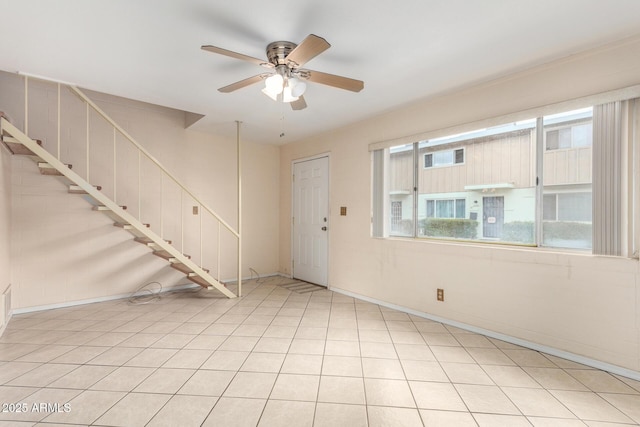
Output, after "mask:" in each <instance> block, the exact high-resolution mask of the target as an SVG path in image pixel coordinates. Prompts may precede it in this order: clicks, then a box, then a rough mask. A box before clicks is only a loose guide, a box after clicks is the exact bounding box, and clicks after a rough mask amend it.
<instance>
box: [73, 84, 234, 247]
mask: <svg viewBox="0 0 640 427" xmlns="http://www.w3.org/2000/svg"><path fill="white" fill-rule="evenodd" d="M65 86H66V87H67V88H68V89H70V90H71V91H72V92H73V93H74V94H76V95H77V96H78V97H79V98H80V99H82V100H83V101H84V102H86V103H87V105H89V106H90V107H91V108H92V109H93V110H94V111H95V112H96V113H98V114H100V116H102V118H103V119H105V120H106V121H107V122H108V123H109V124H110V125H111V126H113V127H114V128H115V129H116V130H117V131H118V132H120V134H122V136H124V137H125V138H126V139H127V140H128V141H129V142H130V143H131V144H133V145H134V146H136V148H137V149H138V150H139V151H140V152H142V153H143V154H144V155H145V156H146V157H147V158H148V159H149V160H151V161H152V162H153V163H154V164H155V165H156V166H157V167H158V168H160V170H161V171H162V172H164V173H165V174H166V175H167V176H168V177H169V178H170V179H171V180H172V181H173V182H175V183H176V184H177V185H178V186H179V187H180V188H181V189H182V190H183V191H184V192H185V193H187V194H188V195H189V196H191V197H192V198H193V199H194V201H195V202H197V203H198V204H199V205H200V206H202V207H203V208H204V209H205V210H206V211H207V212H209V213H210V214H211V215H213V217H214V218H215V219H216V220H217V221H218V222H219V223H220V224H222V225H224V227H225V228H226V229H227V230H229V232H231V233H232V234H233V235H234V236H235V237H237V238H238V239H239V238H240V234H239V233H238V232H237V231H236V230H235V229H234V228H233V227H232V226H231V225H229V224H228V223H227V222H226V221H225V220H224V219H222V218H220V216H219V215H218V214H217V213H216V212H215V211H214V210H213V209H211V208H210V207H209V206H207V205H206V204H205V203H204V202H203V201H201V200H200V199H199V198H198V197H197V196H196V195H195V194H193V192H191V191H190V190H189V189H188V188H187V187H185V186H184V185H183V184H182V183H181V182H180V181H179V180H178V179H177V178H176V177H175V176H173V174H172V173H171V172H169V171H168V170H167V169H166V168H165V167H164V166H163V165H162V164H161V163H160V162H159V161H158V160H157V159H156V158H155V157H154V156H153V155H151V153H149V152H148V151H147V150H146V149H145V148H144V147H143V146H142V145H140V144H139V143H138V142H137V141H136V140H135V139H134V138H133V137H132V136H131V135H129V133H128V132H127V131H125V130H124V129H123V128H122V127H121V126H120V125H118V124H117V123H116V122H115V121H114V120H113V119H112V118H111V117H109V115H108V114H107V113H105V112H104V111H103V110H102V109H101V108H100V107H98V106H97V105H96V104H95V103H94V102H93V101H92V100H91V99H90V98H89V97H88V96H87V95H85V94H84V93H83V92H82V91H81V90H80V89H78V88H77V87H76V86H73V85H65Z"/></svg>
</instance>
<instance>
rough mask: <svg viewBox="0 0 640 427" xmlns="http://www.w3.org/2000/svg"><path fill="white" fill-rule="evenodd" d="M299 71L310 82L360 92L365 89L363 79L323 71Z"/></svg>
mask: <svg viewBox="0 0 640 427" xmlns="http://www.w3.org/2000/svg"><path fill="white" fill-rule="evenodd" d="M299 71H300V72H299V75H300V77H302V78H304V79H307V80H309V81H310V82H314V83H320V84H323V85H327V86H333V87H337V88H340V89H345V90H350V91H352V92H360V91H361V90H362V89H364V82H363V81H362V80H355V79H350V78H348V77H342V76H336V75H334V74H328V73H321V72H320V71H313V70H299Z"/></svg>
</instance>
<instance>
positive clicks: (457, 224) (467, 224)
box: [374, 108, 593, 249]
mask: <svg viewBox="0 0 640 427" xmlns="http://www.w3.org/2000/svg"><path fill="white" fill-rule="evenodd" d="M592 116H593V114H592V108H586V109H581V110H576V111H570V112H566V113H563V114H557V115H553V116H546V117H543V119H542V123H543V125H542V129H537V123H538V121H537V120H536V119H535V118H532V119H531V120H525V121H520V122H517V123H507V124H504V125H501V126H495V127H491V128H486V129H479V130H476V131H473V132H466V133H464V134H459V135H451V136H447V137H443V138H436V139H431V140H425V141H419V142H416V143H414V144H408V145H402V146H396V147H391V148H389V149H385V150H384V151H385V153H384V161H385V163H386V166H387V168H386V169H385V170H386V174H385V175H386V176H385V180H386V181H385V182H386V185H385V187H386V189H387V190H386V194H385V195H382V197H383V198H385V200H386V202H385V206H388V209H389V210H390V211H389V212H387V213H386V215H388V216H389V221H388V222H387V224H388V235H390V236H406V237H433V238H446V239H462V240H475V241H488V242H509V243H515V244H524V245H535V244H541V245H543V246H551V247H566V248H581V249H589V248H591V245H592V243H591V234H592V223H591V220H592V219H591V215H592V214H591V212H592V209H591V203H592V196H591V186H592V182H591V175H592V172H591V170H592V143H593V126H592V121H593V118H592ZM538 132H542V136H543V137H542V140H543V144H544V148H543V149H542V150H537V149H536V148H537V147H536V141H537V136H538ZM538 152H542V153H543V154H542V158H541V159H537V158H536V157H537V156H536V153H538ZM416 159H417V160H416ZM539 161H540V162H542V165H543V174H542V176H543V178H542V185H543V189H542V197H541V199H542V200H541V203H542V206H543V208H542V212H543V214H542V216H541V218H536V203H537V202H536V199H537V198H539V195H537V189H536V188H537V187H536V182H537V180H538V179H539V177H538V175H537V173H536V170H537V162H539ZM374 191H379V189H377V190H376V189H374ZM536 227H542V242H536Z"/></svg>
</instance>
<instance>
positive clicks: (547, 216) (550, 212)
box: [542, 192, 592, 222]
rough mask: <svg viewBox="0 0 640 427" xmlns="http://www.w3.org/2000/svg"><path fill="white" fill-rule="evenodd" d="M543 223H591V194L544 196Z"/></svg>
mask: <svg viewBox="0 0 640 427" xmlns="http://www.w3.org/2000/svg"><path fill="white" fill-rule="evenodd" d="M543 207H544V209H543V211H544V212H543V216H542V219H543V220H544V221H574V222H591V216H592V215H591V213H592V212H591V193H590V192H584V193H558V194H545V195H544V202H543Z"/></svg>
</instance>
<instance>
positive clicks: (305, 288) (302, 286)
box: [278, 280, 327, 294]
mask: <svg viewBox="0 0 640 427" xmlns="http://www.w3.org/2000/svg"><path fill="white" fill-rule="evenodd" d="M278 286H280V287H283V288H285V289H288V290H290V291H291V292H296V293H298V294H306V293H309V292H315V291H324V290H326V289H327V288H325V287H324V286H319V285H314V284H313V283H309V282H303V281H301V280H293V281H291V282H288V283H281V284H279V285H278Z"/></svg>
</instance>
